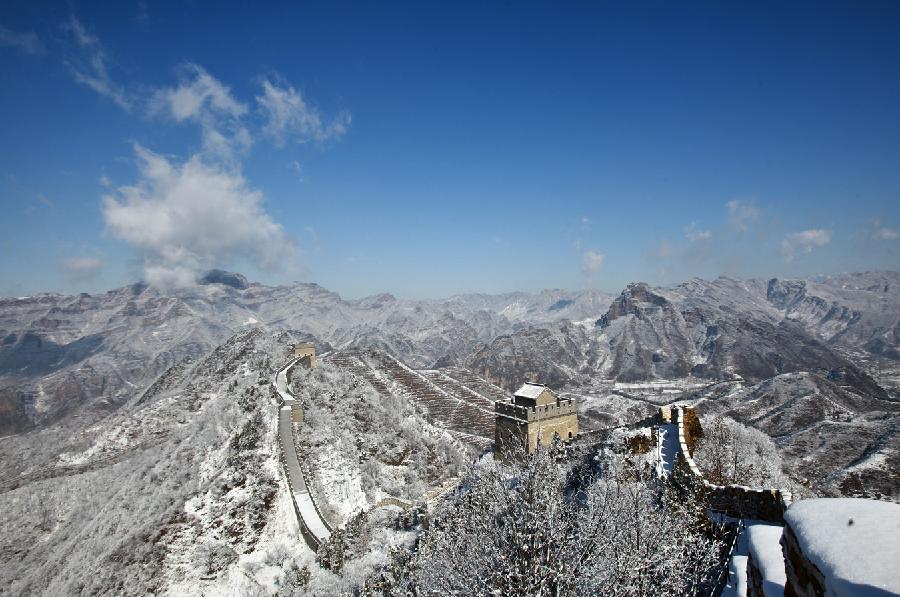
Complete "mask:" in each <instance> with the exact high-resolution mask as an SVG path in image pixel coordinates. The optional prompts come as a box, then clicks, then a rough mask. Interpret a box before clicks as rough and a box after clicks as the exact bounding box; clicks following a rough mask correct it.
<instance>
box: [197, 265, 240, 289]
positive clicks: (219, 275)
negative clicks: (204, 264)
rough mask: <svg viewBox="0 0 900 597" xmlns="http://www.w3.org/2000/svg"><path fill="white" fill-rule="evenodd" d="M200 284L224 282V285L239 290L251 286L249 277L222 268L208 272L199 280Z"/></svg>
mask: <svg viewBox="0 0 900 597" xmlns="http://www.w3.org/2000/svg"><path fill="white" fill-rule="evenodd" d="M197 283H198V284H203V285H206V284H222V285H223V286H230V287H231V288H237V289H238V290H244V289H245V288H248V287H249V286H250V283H249V282H248V281H247V278H245V277H244V276H242V275H241V274H237V273H234V272H226V271H225V270H221V269H212V270H209V271H208V272H206V273H205V274H204V275H203V276H202V277H201V278H200V279H199V280H197Z"/></svg>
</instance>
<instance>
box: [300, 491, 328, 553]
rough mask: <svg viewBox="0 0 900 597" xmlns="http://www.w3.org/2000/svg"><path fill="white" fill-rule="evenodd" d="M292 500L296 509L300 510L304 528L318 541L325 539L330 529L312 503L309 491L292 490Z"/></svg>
mask: <svg viewBox="0 0 900 597" xmlns="http://www.w3.org/2000/svg"><path fill="white" fill-rule="evenodd" d="M294 500H295V501H296V502H297V509H298V510H300V516H302V517H303V523H304V524H305V525H306V528H308V529H309V531H310V532H311V533H312V534H313V535H314V536H315V537H316V538H317V539H319V540H320V541H326V540H327V539H328V537H330V536H331V531H329V530H328V528H327V527H326V526H325V524H324V523H323V522H322V518H321V517H320V516H319V512H318V511H317V510H316V507H315V506H314V505H313V501H312V498H311V497H309V492H306V491H294Z"/></svg>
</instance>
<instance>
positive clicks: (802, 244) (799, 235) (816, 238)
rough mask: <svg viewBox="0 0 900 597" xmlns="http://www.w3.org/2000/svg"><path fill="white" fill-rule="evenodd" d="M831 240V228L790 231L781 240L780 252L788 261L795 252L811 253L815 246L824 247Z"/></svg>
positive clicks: (793, 257)
mask: <svg viewBox="0 0 900 597" xmlns="http://www.w3.org/2000/svg"><path fill="white" fill-rule="evenodd" d="M830 242H831V230H823V229H821V228H814V229H810V230H801V231H800V232H791V233H790V234H788V235H787V236H786V237H785V238H784V240H783V241H781V252H782V254H783V255H784V260H785V261H787V262H788V263H790V262H791V261H793V260H794V259H795V257H796V255H797V252H798V251H800V252H803V253H812V251H813V249H814V248H816V247H824V246H825V245H827V244H828V243H830Z"/></svg>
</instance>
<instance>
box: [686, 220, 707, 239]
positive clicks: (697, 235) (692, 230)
mask: <svg viewBox="0 0 900 597" xmlns="http://www.w3.org/2000/svg"><path fill="white" fill-rule="evenodd" d="M684 237H685V238H686V239H688V240H689V241H691V242H697V241H702V240H709V239H711V238H712V232H711V231H709V230H700V229H698V228H697V222H691V224H690V226H688V227H687V228H685V229H684Z"/></svg>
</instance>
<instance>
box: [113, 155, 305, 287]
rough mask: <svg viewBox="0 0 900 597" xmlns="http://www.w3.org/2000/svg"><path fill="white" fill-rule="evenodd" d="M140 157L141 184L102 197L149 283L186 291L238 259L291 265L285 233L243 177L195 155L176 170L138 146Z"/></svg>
mask: <svg viewBox="0 0 900 597" xmlns="http://www.w3.org/2000/svg"><path fill="white" fill-rule="evenodd" d="M135 152H136V153H137V157H138V163H139V168H140V174H141V178H140V180H139V181H138V183H137V184H136V185H134V186H123V187H119V188H118V190H117V192H116V194H115V195H107V196H106V197H104V199H103V217H104V220H105V221H106V225H107V227H108V229H109V230H110V231H111V232H112V234H113V235H115V236H116V237H117V238H119V239H121V240H124V241H125V242H127V243H129V244H131V245H132V246H133V247H135V248H136V249H137V250H138V252H139V253H140V254H141V256H142V257H143V260H144V275H145V276H146V280H147V282H149V283H151V284H155V285H158V286H185V285H189V284H192V283H193V282H194V281H195V280H196V277H197V276H198V274H201V273H202V272H204V271H206V270H208V269H210V268H213V267H226V266H228V265H229V264H232V263H234V262H235V261H236V260H239V259H248V260H250V261H252V262H253V263H255V265H256V266H258V267H260V268H263V269H273V268H277V267H278V266H279V265H280V264H281V262H282V261H288V262H289V261H291V260H292V258H293V244H292V243H291V241H290V239H289V238H288V237H287V235H286V234H285V232H284V229H283V228H282V227H281V225H280V224H278V223H277V222H275V221H273V220H272V218H271V217H270V216H269V215H268V214H267V213H266V212H265V210H264V209H263V206H262V200H263V197H262V193H261V192H260V191H259V190H256V189H254V188H252V187H250V186H249V185H248V183H247V181H246V180H245V179H244V178H243V177H242V176H241V175H240V173H239V172H237V171H236V170H232V169H228V168H226V167H223V166H218V165H211V164H209V163H207V162H205V161H204V160H203V159H202V158H201V157H200V156H197V155H195V156H193V157H192V158H191V159H189V160H188V161H186V162H185V163H183V164H178V163H173V162H172V161H170V160H169V159H168V158H166V157H164V156H161V155H158V154H155V153H152V152H150V151H148V150H147V149H144V148H143V147H141V146H135Z"/></svg>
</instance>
